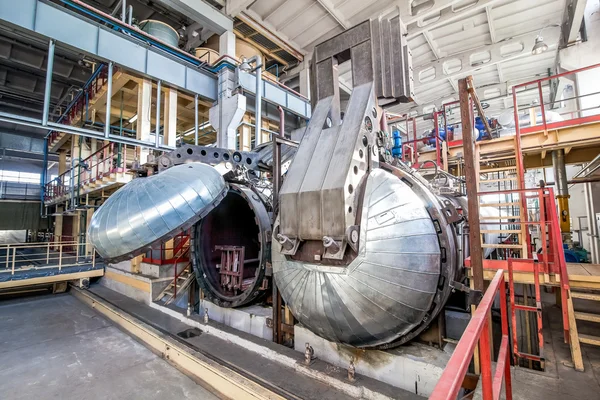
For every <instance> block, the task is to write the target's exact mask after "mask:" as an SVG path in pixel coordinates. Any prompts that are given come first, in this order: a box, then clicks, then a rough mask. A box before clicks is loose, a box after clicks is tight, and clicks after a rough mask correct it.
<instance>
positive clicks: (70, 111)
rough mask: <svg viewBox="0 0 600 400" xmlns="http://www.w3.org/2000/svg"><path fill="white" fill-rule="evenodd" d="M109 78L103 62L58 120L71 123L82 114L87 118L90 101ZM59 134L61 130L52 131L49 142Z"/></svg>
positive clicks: (81, 116)
mask: <svg viewBox="0 0 600 400" xmlns="http://www.w3.org/2000/svg"><path fill="white" fill-rule="evenodd" d="M107 79H108V71H107V68H106V66H105V65H104V64H101V65H100V66H99V67H98V68H97V69H96V71H94V73H92V75H91V76H90V78H89V79H88V81H87V82H86V83H85V84H84V85H83V90H81V91H80V92H78V93H77V95H75V97H74V98H73V100H72V101H71V103H69V105H67V107H66V109H65V111H64V112H63V114H62V115H61V116H60V118H59V119H58V120H57V121H56V122H57V123H64V124H65V125H69V124H71V122H72V121H73V120H75V119H76V118H77V117H78V116H80V119H81V121H85V120H87V110H88V107H89V102H90V100H91V99H93V98H94V96H96V94H97V93H98V91H100V89H101V88H102V87H104V85H106V84H107V82H108V81H107ZM59 134H60V132H59V131H52V132H51V133H50V136H49V137H48V143H49V144H52V143H53V142H54V141H55V140H56V139H58V136H59Z"/></svg>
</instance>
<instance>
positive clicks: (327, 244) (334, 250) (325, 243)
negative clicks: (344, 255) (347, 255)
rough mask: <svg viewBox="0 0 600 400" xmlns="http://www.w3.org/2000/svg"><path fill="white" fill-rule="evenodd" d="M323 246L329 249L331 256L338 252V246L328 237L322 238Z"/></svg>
mask: <svg viewBox="0 0 600 400" xmlns="http://www.w3.org/2000/svg"><path fill="white" fill-rule="evenodd" d="M323 246H325V247H326V248H328V249H329V251H331V252H332V253H333V254H335V253H337V252H338V251H340V246H339V245H338V244H337V242H336V241H335V240H333V238H331V237H329V236H323Z"/></svg>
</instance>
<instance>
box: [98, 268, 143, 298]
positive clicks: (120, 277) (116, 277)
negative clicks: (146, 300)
mask: <svg viewBox="0 0 600 400" xmlns="http://www.w3.org/2000/svg"><path fill="white" fill-rule="evenodd" d="M104 276H105V277H106V278H107V279H111V280H113V281H117V282H120V283H123V284H125V285H127V286H131V287H133V288H136V289H138V290H141V291H142V292H146V293H151V292H152V290H151V288H150V282H149V281H142V280H140V279H136V278H135V277H133V276H132V275H125V274H120V273H118V272H113V271H110V270H107V271H106V272H105V274H104Z"/></svg>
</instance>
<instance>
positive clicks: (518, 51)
mask: <svg viewBox="0 0 600 400" xmlns="http://www.w3.org/2000/svg"><path fill="white" fill-rule="evenodd" d="M549 32H551V31H549ZM536 37H537V32H534V33H528V34H526V35H522V36H516V37H514V38H512V39H509V40H504V41H502V42H498V43H494V44H491V45H486V46H481V47H477V48H475V49H471V50H467V51H463V52H460V53H456V54H452V55H449V56H447V57H442V58H440V59H438V60H436V61H433V62H430V63H426V64H422V65H419V66H417V67H415V68H414V77H415V87H416V88H417V89H418V88H419V86H423V85H426V84H427V85H429V84H431V83H433V82H437V81H440V80H445V79H448V78H449V77H455V76H456V77H458V76H465V75H466V74H469V73H471V72H473V71H476V70H478V69H481V68H483V67H489V66H492V65H496V64H498V63H501V62H505V61H510V60H514V59H517V58H521V57H524V56H528V55H531V49H532V47H533V45H534V43H535V38H536ZM557 42H558V38H557V35H556V32H552V33H551V34H550V35H548V38H547V40H546V43H548V45H549V46H550V48H553V47H556V43H557ZM488 53H489V59H488V60H487V61H485V62H476V63H474V62H472V60H471V59H472V58H473V57H474V56H477V55H480V54H486V55H487V54H488ZM456 60H458V61H460V63H461V69H460V70H457V71H453V72H452V73H448V72H447V69H446V66H445V65H446V63H448V62H450V61H456ZM430 70H433V71H432V72H433V78H430V79H422V78H421V74H424V73H425V72H428V71H430ZM427 75H429V73H427Z"/></svg>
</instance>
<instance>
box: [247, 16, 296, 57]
mask: <svg viewBox="0 0 600 400" xmlns="http://www.w3.org/2000/svg"><path fill="white" fill-rule="evenodd" d="M238 18H239V19H240V20H242V21H243V22H244V23H246V24H248V25H250V26H251V27H252V28H254V29H255V30H257V31H258V32H260V33H261V34H262V35H263V36H265V37H266V38H267V39H269V40H271V41H272V42H274V43H276V44H277V45H278V46H280V47H281V48H282V49H283V50H285V51H287V52H288V53H290V54H292V55H293V56H294V57H296V58H297V59H299V60H303V59H304V56H305V55H306V54H307V53H308V52H307V51H306V50H305V49H303V48H302V47H301V46H300V45H298V43H296V42H294V41H293V40H291V39H290V38H289V37H288V36H287V35H285V34H284V33H282V32H280V31H279V30H278V29H277V28H276V27H274V26H273V25H272V24H271V23H269V22H268V21H265V20H263V19H262V18H261V17H260V15H258V14H257V13H255V12H254V11H253V10H251V9H246V10H245V11H244V12H242V13H240V14H239V15H238ZM274 32H276V33H274Z"/></svg>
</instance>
